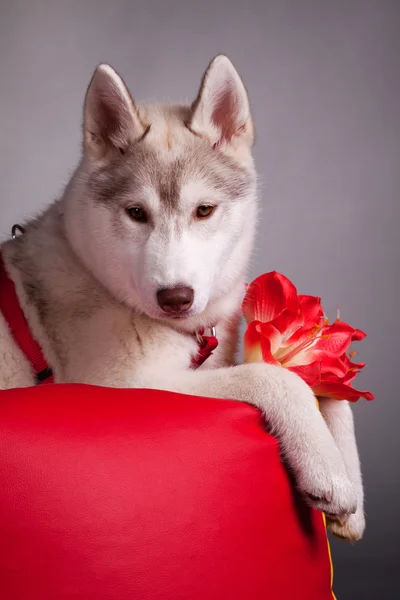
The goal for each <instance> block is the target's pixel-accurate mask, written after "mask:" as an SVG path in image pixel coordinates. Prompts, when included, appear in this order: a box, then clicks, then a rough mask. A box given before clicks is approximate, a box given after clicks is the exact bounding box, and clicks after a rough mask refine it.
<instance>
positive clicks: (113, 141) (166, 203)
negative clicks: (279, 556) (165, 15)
mask: <svg viewBox="0 0 400 600" xmlns="http://www.w3.org/2000/svg"><path fill="white" fill-rule="evenodd" d="M253 137H254V133H253V123H252V119H251V114H250V108H249V100H248V96H247V92H246V89H245V87H244V85H243V82H242V80H241V78H240V77H239V75H238V73H237V71H236V70H235V68H234V66H233V65H232V63H231V62H230V61H229V59H228V58H227V57H226V56H223V55H220V56H217V57H216V58H215V59H214V60H213V61H212V62H211V63H210V65H209V67H208V69H207V71H206V73H205V75H204V77H203V80H202V83H201V86H200V90H199V93H198V96H197V98H196V100H195V101H194V102H193V104H192V105H181V104H151V105H143V106H142V105H140V106H139V105H138V104H136V103H135V102H134V100H133V99H132V96H131V95H130V93H129V91H128V89H127V87H126V85H125V83H124V82H123V80H122V79H121V77H120V76H119V75H118V74H117V73H116V72H115V71H114V70H113V69H112V68H111V67H110V66H108V65H106V64H102V65H100V66H99V67H98V68H97V69H96V71H95V73H94V75H93V78H92V80H91V82H90V85H89V87H88V90H87V94H86V99H85V105H84V119H83V152H82V157H81V160H80V163H79V165H78V167H77V168H76V171H75V172H74V174H73V176H72V178H71V180H70V182H69V184H68V185H67V187H66V189H65V192H64V194H63V196H62V198H61V199H59V200H57V201H56V202H54V203H53V204H52V205H51V206H50V207H49V208H48V209H47V210H46V211H45V212H44V213H43V214H41V215H40V216H39V217H38V218H36V219H34V220H32V221H30V222H28V223H27V224H26V225H25V226H24V227H25V233H24V235H22V236H19V237H18V238H17V239H15V240H10V241H8V242H6V243H5V244H3V245H2V247H1V252H2V255H3V260H4V264H5V266H6V269H7V271H8V273H9V275H10V277H11V279H12V280H13V282H14V284H15V288H16V291H17V295H18V299H19V303H20V306H21V307H22V309H23V311H24V313H25V316H26V318H27V321H28V323H29V327H30V329H31V332H32V334H33V336H34V338H35V339H36V341H37V342H38V343H39V344H40V346H41V348H42V350H43V352H44V355H45V357H46V360H47V361H48V364H49V365H50V367H51V369H52V370H53V373H54V378H55V381H56V382H81V383H87V384H95V385H102V386H114V387H147V388H158V389H165V390H171V391H175V392H182V393H186V394H195V395H199V396H208V397H215V398H221V399H224V398H227V399H234V400H238V401H244V402H248V403H251V404H253V405H254V406H256V407H258V408H260V409H261V410H262V412H263V414H264V415H265V418H266V420H267V422H268V424H269V426H270V429H271V431H272V432H273V433H274V434H276V435H277V437H278V438H279V440H280V443H281V448H282V452H283V454H284V456H285V458H286V459H287V461H288V463H289V465H290V467H291V468H292V470H293V472H294V474H295V477H296V480H297V485H298V487H299V489H300V490H301V492H302V493H303V494H304V496H305V497H306V499H307V500H308V502H309V503H310V504H311V505H312V506H314V507H316V508H317V509H319V510H321V511H324V512H326V513H327V515H332V520H331V521H330V525H331V527H332V529H333V530H334V531H335V532H336V533H337V534H339V535H341V536H343V537H347V538H350V539H358V538H360V537H361V536H362V533H363V530H364V513H363V489H362V482H361V474H360V465H359V459H358V454H357V447H356V442H355V436H354V426H353V418H352V412H351V410H350V407H349V405H348V403H347V402H336V401H335V402H334V401H331V400H329V399H322V400H321V405H320V408H321V410H320V411H319V410H318V409H317V407H316V403H315V397H314V395H313V393H312V391H311V389H310V388H309V387H308V386H307V385H306V384H305V383H304V382H303V381H302V380H301V379H300V378H299V377H298V376H297V375H295V374H293V373H291V372H289V371H288V370H285V369H283V368H280V367H276V366H273V365H268V364H261V363H260V364H245V365H235V353H236V348H237V342H238V323H239V315H240V306H241V301H242V298H243V295H244V289H245V288H244V285H245V281H246V274H247V270H248V265H249V260H250V257H251V253H252V248H253V241H254V235H255V229H256V221H257V185H256V180H257V177H256V170H255V166H254V162H253V158H252V145H253ZM211 327H216V330H217V336H218V340H219V345H218V348H217V349H216V350H215V352H214V354H213V355H212V356H211V357H210V358H209V359H208V360H207V361H206V362H205V363H204V365H203V366H201V367H200V368H198V369H193V368H191V361H192V358H193V356H195V355H196V353H197V352H198V342H197V339H196V334H198V333H199V332H201V331H203V330H208V329H209V328H211ZM0 347H1V354H0V389H7V388H10V387H17V386H30V385H32V384H33V383H34V373H33V372H32V368H31V366H30V364H29V363H28V361H27V359H26V358H25V356H24V355H23V354H22V352H21V351H20V349H19V348H18V346H17V344H16V343H15V341H14V339H13V337H12V335H11V333H10V331H9V329H8V325H7V323H6V321H5V319H4V317H3V315H2V314H1V313H0Z"/></svg>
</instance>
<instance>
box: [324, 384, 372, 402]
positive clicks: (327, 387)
mask: <svg viewBox="0 0 400 600" xmlns="http://www.w3.org/2000/svg"><path fill="white" fill-rule="evenodd" d="M313 392H314V394H315V395H316V396H327V397H328V398H333V399H334V400H348V401H349V402H357V400H359V399H360V398H364V399H365V400H374V395H373V394H372V393H371V392H367V391H360V390H355V389H354V388H352V387H351V386H350V385H346V384H344V383H333V382H320V383H318V384H317V385H315V386H313Z"/></svg>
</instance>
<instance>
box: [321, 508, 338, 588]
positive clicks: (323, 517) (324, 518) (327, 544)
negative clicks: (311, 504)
mask: <svg viewBox="0 0 400 600" xmlns="http://www.w3.org/2000/svg"><path fill="white" fill-rule="evenodd" d="M322 520H323V522H324V527H325V531H326V517H325V515H324V513H322ZM326 546H327V548H328V556H329V564H330V565H331V591H332V600H337V598H336V596H335V594H334V593H333V562H332V554H331V547H330V544H329V539H328V532H326Z"/></svg>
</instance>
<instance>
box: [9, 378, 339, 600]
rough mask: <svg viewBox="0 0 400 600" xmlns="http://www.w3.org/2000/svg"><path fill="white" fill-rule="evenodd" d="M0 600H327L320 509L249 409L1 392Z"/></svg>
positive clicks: (140, 396)
mask: <svg viewBox="0 0 400 600" xmlns="http://www.w3.org/2000/svg"><path fill="white" fill-rule="evenodd" d="M0 440H1V441H0V489H1V493H0V540H1V543H0V597H1V598H4V600H67V599H74V600H135V599H137V600H265V599H267V598H268V599H271V600H286V599H293V600H294V599H295V600H332V598H333V594H332V589H331V565H330V556H329V548H328V543H327V538H326V533H325V528H324V524H323V517H322V515H321V513H318V512H316V511H312V510H310V509H308V508H307V507H306V506H305V505H304V504H303V503H302V502H301V501H300V500H299V498H297V497H296V495H295V494H294V492H293V489H292V486H291V485H290V482H289V479H288V476H287V474H286V472H285V470H284V468H283V466H282V464H281V462H280V459H279V453H278V445H277V442H276V440H275V439H274V438H273V437H271V436H270V435H268V434H267V433H265V431H264V430H263V427H262V423H261V419H260V414H259V412H258V411H257V410H256V409H254V408H252V407H251V406H249V405H246V404H241V403H238V402H230V401H229V402H228V401H224V400H212V399H207V398H197V397H194V396H183V395H179V394H173V393H169V392H160V391H153V390H115V389H108V388H100V387H91V386H84V385H47V386H39V387H36V388H29V389H18V390H10V391H5V392H4V391H3V392H0Z"/></svg>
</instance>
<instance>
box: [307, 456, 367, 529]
mask: <svg viewBox="0 0 400 600" xmlns="http://www.w3.org/2000/svg"><path fill="white" fill-rule="evenodd" d="M307 462H308V465H307V470H306V471H302V474H301V477H300V478H299V480H298V481H299V488H300V491H301V492H302V494H303V495H304V497H305V499H306V502H307V503H308V504H309V505H310V506H312V507H313V508H316V509H317V510H320V511H321V512H324V513H326V514H330V515H333V516H334V517H338V518H341V519H343V518H344V517H348V516H349V515H353V513H355V512H356V510H357V494H356V490H355V488H354V486H353V485H352V483H351V482H350V479H349V478H348V476H347V472H346V469H345V466H344V464H343V465H342V464H341V461H329V460H328V459H327V458H324V457H322V456H321V455H320V456H319V458H318V460H317V459H316V457H313V458H312V460H310V459H309V460H308V461H307Z"/></svg>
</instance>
